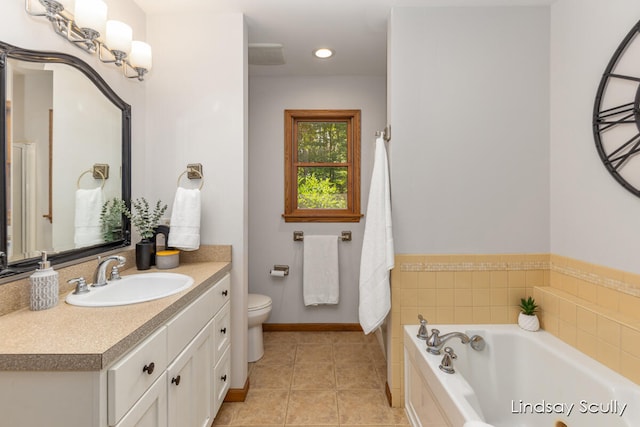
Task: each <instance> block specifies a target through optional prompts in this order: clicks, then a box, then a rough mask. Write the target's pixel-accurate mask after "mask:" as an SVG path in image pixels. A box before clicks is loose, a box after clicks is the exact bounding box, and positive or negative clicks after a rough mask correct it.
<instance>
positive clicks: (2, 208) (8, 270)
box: [0, 41, 131, 278]
mask: <svg viewBox="0 0 640 427" xmlns="http://www.w3.org/2000/svg"><path fill="white" fill-rule="evenodd" d="M8 58H12V59H17V60H20V61H27V62H39V63H55V64H66V65H69V66H71V67H73V68H75V69H77V70H79V71H80V72H82V74H84V75H85V76H86V77H87V78H88V79H89V80H90V81H91V82H92V83H93V84H94V85H95V86H96V87H97V88H98V89H99V90H100V92H102V94H103V95H104V96H105V97H106V98H107V99H108V100H109V101H111V102H112V103H113V104H114V105H115V106H116V107H117V108H118V109H120V110H121V111H122V199H123V200H124V201H125V203H126V205H127V207H128V208H131V106H130V105H129V104H127V103H126V102H124V101H123V100H122V99H121V98H120V97H119V96H118V95H117V94H116V93H115V92H114V91H113V89H111V87H109V85H108V84H107V83H106V82H105V81H104V79H103V78H102V77H101V76H100V75H99V74H98V73H97V72H96V71H95V70H94V69H93V68H92V67H91V66H90V65H89V64H87V63H86V62H84V61H83V60H81V59H79V58H76V57H75V56H73V55H68V54H66V53H61V52H49V51H36V50H29V49H22V48H19V47H16V46H12V45H10V44H7V43H4V42H2V41H0V103H1V105H0V166H1V167H0V171H2V172H1V173H0V251H1V252H2V254H1V255H0V259H1V261H0V278H3V277H7V276H12V275H15V274H20V273H24V272H28V271H32V270H34V269H35V268H36V267H37V265H38V261H39V260H40V259H39V258H31V259H27V260H21V261H18V262H13V263H9V264H8V265H7V256H6V254H7V194H6V193H7V192H6V189H7V173H6V164H7V158H6V157H7V156H6V154H7V129H6V117H7V111H6V99H7V59H8ZM54 161H55V160H54ZM130 244H131V222H130V221H129V219H128V218H126V217H124V216H123V238H122V239H121V240H116V241H114V242H109V243H103V244H99V245H94V246H88V247H86V248H78V249H71V250H68V251H63V252H59V253H53V254H52V255H51V256H49V259H50V260H51V263H52V264H54V265H55V264H61V263H65V262H69V261H73V260H77V259H80V258H85V257H89V256H92V255H98V254H101V253H104V252H107V251H110V250H114V249H118V248H124V247H127V246H129V245H130Z"/></svg>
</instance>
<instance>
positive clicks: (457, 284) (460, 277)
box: [453, 271, 473, 289]
mask: <svg viewBox="0 0 640 427" xmlns="http://www.w3.org/2000/svg"><path fill="white" fill-rule="evenodd" d="M472 278H473V273H472V272H471V271H456V272H455V273H454V283H453V286H454V288H456V289H471V286H472Z"/></svg>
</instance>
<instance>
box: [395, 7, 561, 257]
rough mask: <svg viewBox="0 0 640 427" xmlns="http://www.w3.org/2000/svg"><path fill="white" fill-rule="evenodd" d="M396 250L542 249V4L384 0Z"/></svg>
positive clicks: (545, 82) (545, 176)
mask: <svg viewBox="0 0 640 427" xmlns="http://www.w3.org/2000/svg"><path fill="white" fill-rule="evenodd" d="M389 55H390V61H389V70H388V74H389V111H390V113H389V115H390V118H389V120H390V123H391V125H392V129H393V133H392V137H393V139H392V142H391V185H392V199H393V223H394V234H395V242H396V252H397V253H519V252H548V251H549V118H548V117H549V95H548V94H549V78H548V76H549V8H548V7H491V8H465V7H460V8H395V9H393V11H392V17H391V23H390V41H389Z"/></svg>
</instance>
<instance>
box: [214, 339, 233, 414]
mask: <svg viewBox="0 0 640 427" xmlns="http://www.w3.org/2000/svg"><path fill="white" fill-rule="evenodd" d="M230 353H231V349H230V348H228V347H227V349H226V350H225V352H224V353H223V354H222V357H220V360H219V361H218V363H217V364H216V366H215V368H213V393H214V395H213V413H214V414H215V413H216V412H218V409H220V406H221V405H222V402H223V401H224V398H225V396H226V395H227V391H229V386H230V385H231V360H230V356H229V355H230Z"/></svg>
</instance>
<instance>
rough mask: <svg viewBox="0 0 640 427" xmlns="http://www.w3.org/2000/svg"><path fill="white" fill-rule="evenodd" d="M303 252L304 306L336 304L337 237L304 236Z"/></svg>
mask: <svg viewBox="0 0 640 427" xmlns="http://www.w3.org/2000/svg"><path fill="white" fill-rule="evenodd" d="M303 250H304V255H303V257H302V263H303V267H302V289H303V297H304V305H317V304H337V303H338V296H339V271H338V236H304V249H303Z"/></svg>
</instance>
